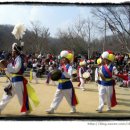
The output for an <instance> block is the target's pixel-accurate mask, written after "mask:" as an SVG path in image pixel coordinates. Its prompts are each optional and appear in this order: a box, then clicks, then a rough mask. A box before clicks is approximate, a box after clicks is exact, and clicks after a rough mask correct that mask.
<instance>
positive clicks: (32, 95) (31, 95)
mask: <svg viewBox="0 0 130 130" xmlns="http://www.w3.org/2000/svg"><path fill="white" fill-rule="evenodd" d="M23 85H24V92H23V105H22V108H21V112H27V111H32V107H31V104H30V101H29V99H30V100H31V101H32V102H33V104H34V106H35V107H37V106H38V105H39V103H40V102H39V99H38V97H37V95H36V92H35V90H34V89H33V87H31V86H30V84H29V83H28V81H27V79H25V78H23Z"/></svg>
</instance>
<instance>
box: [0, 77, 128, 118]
mask: <svg viewBox="0 0 130 130" xmlns="http://www.w3.org/2000/svg"><path fill="white" fill-rule="evenodd" d="M5 81H6V79H5V78H4V77H0V99H1V98H2V94H3V89H4V87H3V85H5V84H7V83H6V82H5ZM77 84H78V83H77V82H73V85H74V87H75V91H76V95H77V97H78V101H79V104H78V105H77V107H76V109H77V113H75V114H70V113H69V111H70V107H69V105H68V104H67V102H66V100H65V99H63V101H62V102H61V104H60V105H59V107H58V109H57V110H56V111H55V114H53V115H52V114H51V115H49V114H47V113H46V112H45V110H46V109H48V108H49V106H50V104H51V102H52V100H53V97H54V94H55V91H56V86H54V85H46V83H45V79H39V84H35V82H34V81H32V83H31V85H32V86H33V87H34V89H35V90H36V93H37V95H38V97H39V99H40V104H39V106H38V107H36V108H35V107H33V111H32V112H31V113H30V115H33V116H43V117H49V116H51V117H52V116H54V117H57V116H58V117H60V116H62V117H63V116H64V117H65V116H67V117H69V116H70V117H90V118H91V117H130V88H120V87H119V86H118V85H116V96H117V101H118V105H117V106H116V107H114V108H112V111H110V112H107V111H106V106H105V107H104V109H103V113H97V112H96V109H97V107H98V88H97V86H96V84H95V83H94V82H89V83H87V84H85V88H86V91H82V90H80V89H79V88H78V87H77ZM10 116H21V115H20V105H19V103H18V99H17V97H16V96H15V97H14V98H13V99H12V100H11V101H10V102H9V103H8V105H7V106H6V107H5V109H4V110H3V111H2V113H1V115H0V117H10Z"/></svg>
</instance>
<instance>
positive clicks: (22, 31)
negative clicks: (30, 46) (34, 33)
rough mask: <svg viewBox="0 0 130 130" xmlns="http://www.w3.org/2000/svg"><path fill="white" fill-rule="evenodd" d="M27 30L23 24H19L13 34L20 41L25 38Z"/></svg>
mask: <svg viewBox="0 0 130 130" xmlns="http://www.w3.org/2000/svg"><path fill="white" fill-rule="evenodd" d="M25 31H26V28H25V26H24V24H23V23H18V24H16V25H15V26H14V29H13V31H12V34H13V35H14V36H15V38H16V39H17V40H20V39H22V38H23V35H24V34H25Z"/></svg>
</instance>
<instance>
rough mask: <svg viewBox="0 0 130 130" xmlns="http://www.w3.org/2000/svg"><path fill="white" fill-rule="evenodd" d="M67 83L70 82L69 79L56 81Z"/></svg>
mask: <svg viewBox="0 0 130 130" xmlns="http://www.w3.org/2000/svg"><path fill="white" fill-rule="evenodd" d="M67 81H70V80H69V79H59V80H58V82H59V83H65V82H67Z"/></svg>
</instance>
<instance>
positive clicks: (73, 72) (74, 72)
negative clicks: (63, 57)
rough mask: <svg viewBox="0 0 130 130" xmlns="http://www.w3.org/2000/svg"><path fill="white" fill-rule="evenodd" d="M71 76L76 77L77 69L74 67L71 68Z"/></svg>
mask: <svg viewBox="0 0 130 130" xmlns="http://www.w3.org/2000/svg"><path fill="white" fill-rule="evenodd" d="M72 77H77V70H76V69H73V70H72Z"/></svg>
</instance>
